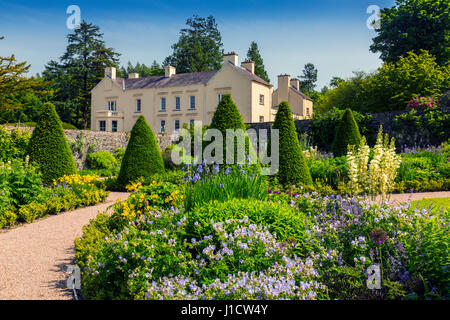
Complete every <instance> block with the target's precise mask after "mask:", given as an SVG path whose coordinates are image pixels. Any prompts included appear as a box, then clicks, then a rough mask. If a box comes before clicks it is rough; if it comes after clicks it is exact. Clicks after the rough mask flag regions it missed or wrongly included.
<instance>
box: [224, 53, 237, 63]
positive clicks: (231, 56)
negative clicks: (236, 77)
mask: <svg viewBox="0 0 450 320" xmlns="http://www.w3.org/2000/svg"><path fill="white" fill-rule="evenodd" d="M228 61H229V62H231V63H232V64H234V65H235V66H237V65H238V54H237V53H236V52H234V51H231V52H230V53H227V54H224V55H223V63H227V62H228Z"/></svg>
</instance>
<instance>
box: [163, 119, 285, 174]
mask: <svg viewBox="0 0 450 320" xmlns="http://www.w3.org/2000/svg"><path fill="white" fill-rule="evenodd" d="M177 134H178V135H179V138H180V142H179V143H178V144H177V146H178V148H174V149H173V150H172V154H171V158H172V162H173V163H174V164H176V165H179V164H192V163H194V161H195V163H207V164H236V163H239V164H244V163H247V164H249V165H253V164H257V163H258V159H259V163H260V164H261V171H260V173H261V174H262V175H274V174H276V172H277V171H278V168H279V165H280V163H279V159H280V157H279V156H280V155H279V130H278V129H272V130H271V132H270V146H269V137H268V130H267V129H260V130H258V131H256V130H255V129H249V130H247V131H244V130H242V129H236V130H234V129H227V130H226V133H225V137H224V136H223V133H222V132H221V131H220V130H218V129H207V130H206V131H205V132H203V129H202V126H201V122H196V123H195V125H194V127H193V135H192V134H191V131H190V130H187V129H184V128H183V129H181V130H180V131H179V132H178V133H177ZM192 149H193V150H192ZM224 149H225V151H224ZM269 150H270V155H269ZM191 155H193V156H192V157H191Z"/></svg>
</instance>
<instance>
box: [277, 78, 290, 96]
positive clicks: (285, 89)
mask: <svg viewBox="0 0 450 320" xmlns="http://www.w3.org/2000/svg"><path fill="white" fill-rule="evenodd" d="M290 79H291V76H290V75H288V74H280V75H279V76H278V103H280V102H281V101H289V85H290Z"/></svg>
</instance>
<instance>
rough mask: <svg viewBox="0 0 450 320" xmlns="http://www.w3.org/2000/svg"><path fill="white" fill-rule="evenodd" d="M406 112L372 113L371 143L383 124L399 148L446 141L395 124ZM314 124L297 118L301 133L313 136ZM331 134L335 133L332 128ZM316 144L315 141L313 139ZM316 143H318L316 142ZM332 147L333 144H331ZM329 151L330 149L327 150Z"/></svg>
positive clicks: (255, 126) (262, 125) (428, 132)
mask: <svg viewBox="0 0 450 320" xmlns="http://www.w3.org/2000/svg"><path fill="white" fill-rule="evenodd" d="M441 110H443V111H444V112H447V113H448V112H449V111H450V107H449V106H444V105H442V106H441ZM403 113H406V112H405V111H389V112H381V113H374V114H372V119H371V120H370V121H368V122H367V124H366V133H365V135H366V138H367V140H368V141H369V143H370V144H373V143H374V141H375V140H376V135H377V133H378V128H379V127H380V125H382V126H383V132H386V133H388V134H389V136H391V137H394V138H395V140H396V143H395V144H396V146H397V148H398V149H400V148H402V147H417V146H427V145H439V144H441V143H442V142H444V141H445V139H441V138H439V137H437V136H436V135H435V134H434V133H433V132H432V131H431V130H429V129H427V128H423V127H421V128H420V129H419V128H418V127H417V126H416V125H415V123H413V122H410V123H408V122H402V124H401V125H400V126H399V125H397V126H394V121H393V119H394V117H395V116H397V115H400V114H403ZM312 124H313V120H312V119H308V120H295V126H296V128H297V132H298V134H299V136H300V135H302V134H304V133H307V134H308V135H309V137H311V130H312V129H311V127H312ZM249 125H250V128H253V129H256V130H257V131H258V130H259V129H267V130H268V131H269V135H270V130H271V128H272V125H273V123H272V122H265V123H251V124H249ZM331 131H332V132H330V134H334V131H333V130H331ZM312 144H314V141H312ZM315 145H316V144H315ZM330 147H331V146H330ZM326 151H329V150H326Z"/></svg>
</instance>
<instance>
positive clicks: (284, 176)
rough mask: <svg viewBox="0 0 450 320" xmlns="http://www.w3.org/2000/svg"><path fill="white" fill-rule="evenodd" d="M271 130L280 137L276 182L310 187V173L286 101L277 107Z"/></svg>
mask: <svg viewBox="0 0 450 320" xmlns="http://www.w3.org/2000/svg"><path fill="white" fill-rule="evenodd" d="M273 129H278V130H279V136H280V141H279V143H280V147H279V153H280V168H279V170H278V173H277V177H278V181H279V182H280V183H281V184H282V185H284V186H288V185H312V178H311V173H310V172H309V168H308V165H307V164H306V160H305V157H304V156H303V151H302V149H301V147H300V143H299V141H298V135H297V130H296V129H295V124H294V119H293V118H292V112H291V108H290V107H289V104H288V103H287V102H286V101H283V102H281V103H280V105H279V106H278V112H277V114H276V116H275V122H274V124H273Z"/></svg>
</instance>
